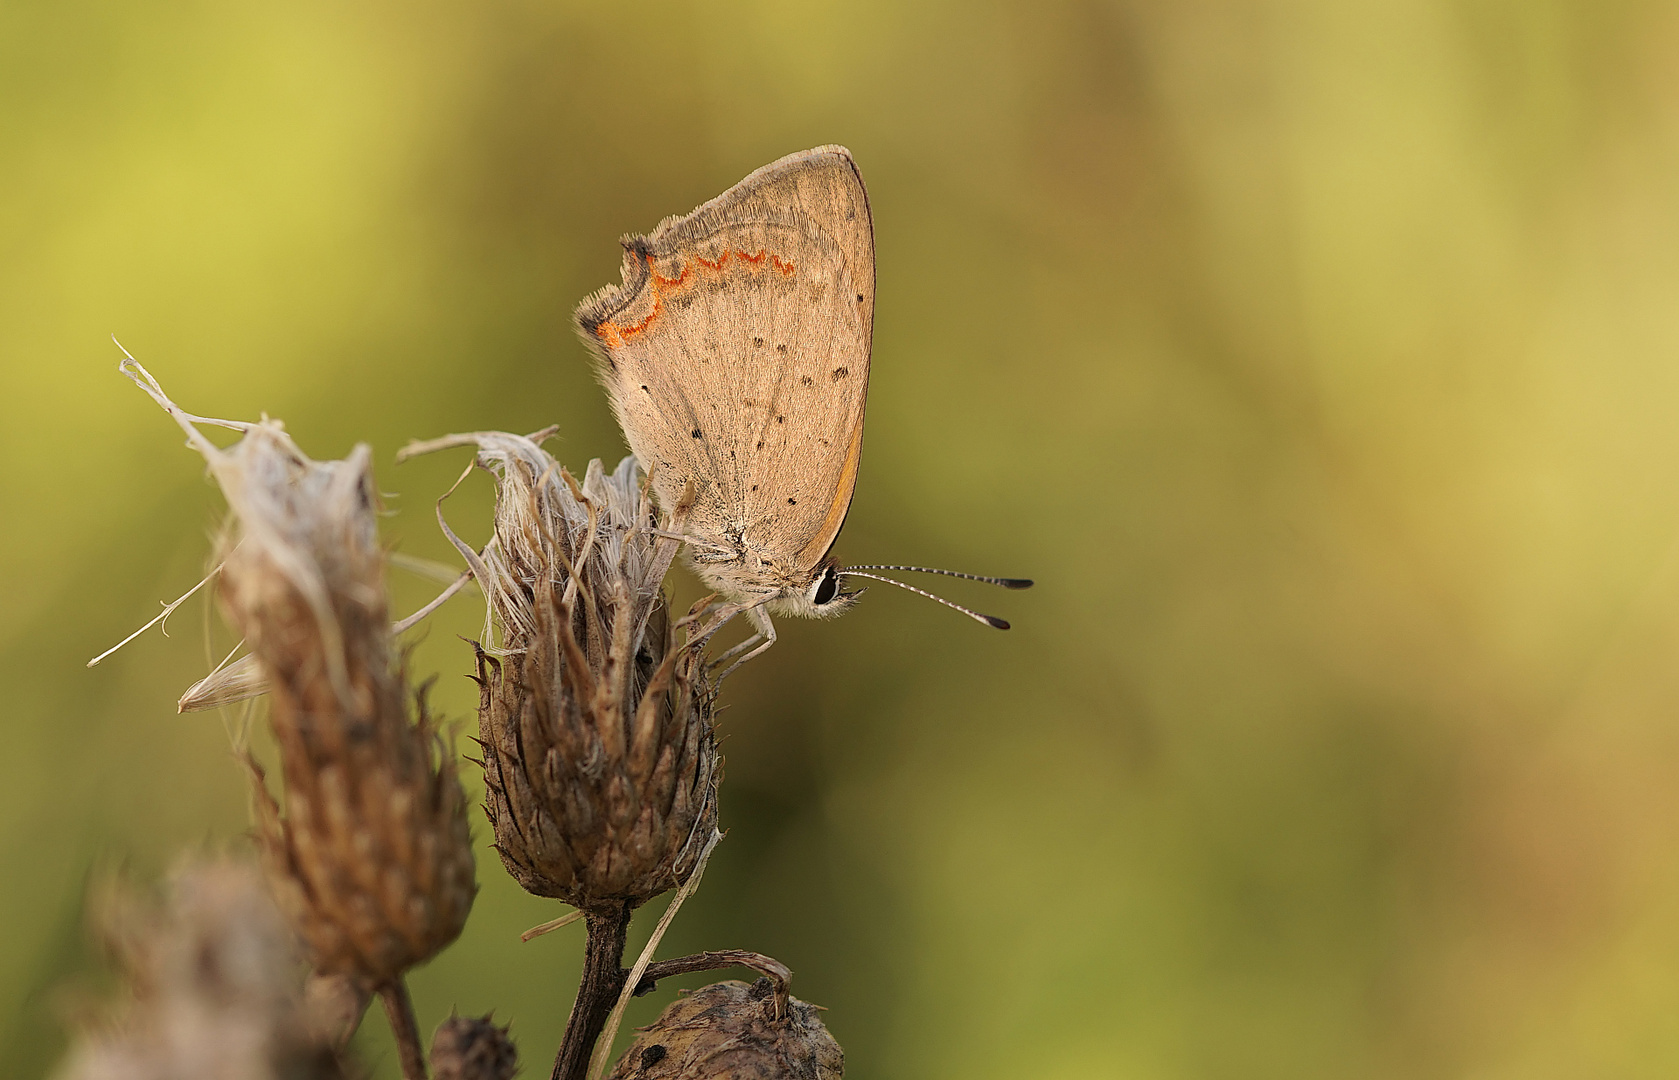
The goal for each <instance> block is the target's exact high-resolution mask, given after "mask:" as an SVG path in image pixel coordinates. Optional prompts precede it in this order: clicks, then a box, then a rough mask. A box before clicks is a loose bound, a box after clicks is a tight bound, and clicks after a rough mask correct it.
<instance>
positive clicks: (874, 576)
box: [840, 567, 1019, 630]
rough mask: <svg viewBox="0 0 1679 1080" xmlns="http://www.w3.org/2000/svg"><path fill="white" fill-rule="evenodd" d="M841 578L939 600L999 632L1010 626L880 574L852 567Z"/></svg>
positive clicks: (842, 571)
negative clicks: (868, 582) (862, 581)
mask: <svg viewBox="0 0 1679 1080" xmlns="http://www.w3.org/2000/svg"><path fill="white" fill-rule="evenodd" d="M840 576H841V577H860V578H868V579H869V580H870V581H884V582H886V584H888V585H896V586H897V587H898V588H900V589H908V590H909V591H910V592H912V593H916V594H918V595H921V596H925V597H926V598H927V599H929V600H937V601H938V602H939V603H941V604H943V605H944V606H945V607H947V608H955V609H956V610H957V611H960V612H961V613H962V614H964V615H966V616H967V617H968V618H970V619H973V620H974V621H975V622H982V623H984V624H985V625H986V626H992V627H995V628H997V629H998V630H1007V629H1008V628H1009V624H1008V623H1007V622H1005V621H1004V620H1002V619H999V618H997V616H995V615H981V614H980V613H979V612H977V611H974V610H972V609H971V608H965V607H963V606H962V605H961V604H953V603H951V602H950V601H949V600H946V599H945V598H944V597H942V596H936V595H934V594H933V593H930V592H928V591H927V590H926V589H918V588H916V587H915V586H914V585H905V584H904V583H903V582H901V581H894V580H893V579H892V578H889V577H881V576H880V575H879V574H862V573H858V572H857V568H856V567H851V568H850V569H846V570H841V571H840ZM956 576H957V577H969V576H971V575H968V574H957V575H956ZM979 580H981V581H985V580H989V579H987V578H980V579H979ZM1016 587H1017V588H1018V587H1019V586H1016Z"/></svg>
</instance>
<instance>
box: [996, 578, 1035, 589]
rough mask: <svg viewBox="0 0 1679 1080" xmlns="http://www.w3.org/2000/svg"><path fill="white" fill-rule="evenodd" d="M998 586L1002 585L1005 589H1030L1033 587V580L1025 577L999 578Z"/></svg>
mask: <svg viewBox="0 0 1679 1080" xmlns="http://www.w3.org/2000/svg"><path fill="white" fill-rule="evenodd" d="M997 584H999V585H1001V586H1002V587H1003V588H1005V589H1030V588H1031V587H1032V579H1031V578H1024V577H1005V578H998V579H997Z"/></svg>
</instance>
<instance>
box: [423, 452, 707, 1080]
mask: <svg viewBox="0 0 1679 1080" xmlns="http://www.w3.org/2000/svg"><path fill="white" fill-rule="evenodd" d="M545 434H546V433H539V434H538V436H536V437H531V438H526V437H523V436H518V435H508V434H502V433H494V432H491V433H477V434H473V435H463V436H450V437H448V438H445V439H441V440H437V441H435V442H432V443H428V444H423V445H420V446H416V447H411V448H410V449H409V450H408V451H407V453H418V452H424V451H427V450H433V449H438V448H440V447H443V446H452V445H463V444H464V445H474V446H476V447H477V448H478V455H477V463H478V465H479V466H480V467H482V468H485V469H488V470H490V471H491V472H493V473H494V474H495V476H496V479H497V497H496V510H495V531H494V537H493V539H492V540H491V541H490V543H489V544H488V545H487V546H486V548H485V550H484V553H483V555H482V556H481V557H480V556H479V555H478V554H477V553H475V552H473V550H472V549H471V548H470V547H468V546H467V545H465V544H463V543H461V542H460V541H459V540H458V539H455V543H456V546H457V547H458V548H459V549H460V551H461V554H462V555H463V556H464V557H465V558H466V559H467V561H468V563H469V564H470V565H471V567H472V571H473V573H474V575H475V576H476V577H477V579H478V583H479V585H480V587H481V588H482V589H483V591H484V594H485V596H486V597H487V598H488V600H489V605H490V618H491V626H490V627H488V628H487V630H491V631H493V632H494V633H495V635H496V640H495V648H494V653H493V654H492V652H491V651H489V650H486V649H483V648H480V649H479V651H478V679H479V685H480V687H481V690H482V693H481V698H480V703H479V713H478V719H479V735H480V743H481V745H482V747H483V751H484V758H483V766H484V782H485V787H486V789H487V790H486V796H485V798H486V805H485V809H486V811H487V813H488V815H489V818H490V822H491V824H492V825H493V826H494V828H495V835H496V850H497V851H499V852H500V854H501V858H502V862H503V863H504V864H505V865H506V867H507V870H508V872H509V873H511V874H512V875H513V877H514V878H515V879H517V880H518V882H519V884H520V885H522V886H523V887H524V888H525V889H526V890H527V891H529V892H532V893H535V894H537V895H538V896H549V897H554V898H555V899H559V900H563V901H565V902H566V903H568V904H572V905H573V906H575V907H577V908H579V909H581V910H582V911H583V912H584V913H585V915H586V916H587V919H588V926H589V938H588V941H589V944H588V949H587V956H586V958H585V968H584V987H583V989H582V990H581V991H580V992H579V995H578V999H577V1002H576V1004H575V1005H574V1007H573V1012H572V1018H571V1023H570V1025H569V1026H568V1028H567V1034H566V1039H565V1043H564V1045H562V1047H561V1050H560V1059H559V1061H558V1062H556V1065H555V1073H554V1075H555V1076H556V1077H561V1078H575V1077H580V1076H582V1074H583V1070H584V1069H586V1068H587V1064H588V1058H589V1050H590V1048H591V1047H592V1046H593V1045H594V1042H595V1038H596V1036H597V1035H598V1034H599V1032H600V1030H601V1027H602V1025H603V1024H604V1023H605V1019H606V1015H607V1013H608V1011H609V1010H610V1008H611V1005H612V1003H613V1002H614V1001H615V1000H616V999H617V997H618V994H619V991H620V990H621V989H622V986H623V982H624V978H625V973H624V972H623V970H622V968H621V967H620V966H619V965H620V961H621V959H622V956H623V950H624V935H625V931H626V930H627V928H628V925H629V917H630V912H631V911H632V910H634V909H635V908H636V907H638V906H640V905H641V904H643V903H645V902H646V901H647V900H649V899H651V898H652V897H654V896H656V895H658V894H659V893H662V892H665V891H666V890H669V889H671V888H674V887H676V886H678V885H681V884H682V883H683V882H684V881H685V880H687V878H688V877H689V875H690V874H692V873H693V872H694V870H695V868H696V867H697V866H698V865H699V864H700V860H701V856H702V853H703V852H704V851H706V850H707V845H708V844H709V843H710V842H711V840H712V838H713V836H714V835H715V832H716V823H717V784H718V781H719V779H720V774H721V761H720V758H719V757H718V754H717V743H716V737H715V735H714V733H713V728H712V703H713V688H712V686H711V684H710V682H709V680H708V679H707V677H706V670H705V657H704V655H703V653H702V649H701V646H702V644H703V643H702V642H699V641H696V640H694V638H693V637H692V635H691V634H688V633H686V632H685V630H686V626H685V624H686V622H687V621H686V620H673V619H672V618H671V615H670V612H669V610H668V609H667V607H666V603H665V598H664V593H663V583H664V577H665V572H666V571H667V570H668V569H669V567H670V563H671V560H672V558H673V557H674V556H675V554H676V549H677V547H678V546H679V544H678V541H677V540H676V539H674V538H672V537H671V536H668V535H661V530H659V529H658V528H657V527H656V526H657V524H658V523H657V519H656V517H655V514H654V510H653V507H652V503H651V500H650V499H649V497H648V494H647V492H646V490H645V484H644V483H643V482H642V477H641V474H640V473H639V471H638V470H637V467H636V462H635V459H634V458H625V459H624V460H623V462H622V463H620V464H619V466H618V467H617V469H615V470H614V471H613V472H612V473H610V474H608V473H607V472H606V471H605V470H604V469H603V468H602V466H601V464H600V462H599V461H591V462H590V463H589V467H588V469H587V471H586V472H585V474H584V478H583V482H582V483H581V484H579V483H578V482H577V481H576V479H575V478H574V477H572V475H571V474H570V473H568V472H567V471H566V470H565V469H563V468H561V467H560V466H559V464H558V463H557V462H555V461H554V459H553V458H552V457H550V456H549V454H548V453H547V452H546V451H545V450H543V449H542V447H541V445H540V440H541V438H542V437H544V436H545ZM664 524H665V527H666V528H667V529H671V528H679V527H680V510H679V511H678V513H677V514H676V515H674V516H673V520H670V521H667V522H665V523H664ZM445 529H447V526H445ZM450 536H451V539H454V536H453V534H452V533H451V534H450ZM679 629H680V630H683V631H684V633H683V638H684V640H683V641H682V642H680V643H679V642H678V633H679Z"/></svg>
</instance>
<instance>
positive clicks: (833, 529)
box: [575, 146, 1031, 662]
mask: <svg viewBox="0 0 1679 1080" xmlns="http://www.w3.org/2000/svg"><path fill="white" fill-rule="evenodd" d="M623 246H624V266H623V275H622V276H623V284H621V285H608V286H607V287H605V288H603V289H601V290H600V291H599V292H597V293H595V294H594V295H592V296H590V297H589V298H588V299H586V300H585V301H583V303H582V304H580V305H579V306H578V308H577V312H576V316H575V318H576V323H577V327H578V331H579V332H580V333H581V334H582V336H583V339H584V340H585V341H586V342H587V343H588V344H589V346H590V349H591V351H592V352H593V353H594V355H595V358H596V360H597V369H598V374H599V376H600V379H601V382H602V383H604V384H605V386H606V389H607V393H608V396H609V397H610V398H611V400H612V408H613V412H614V413H616V414H617V417H618V422H619V424H620V425H622V427H623V429H624V435H625V437H626V438H627V439H628V441H629V444H630V449H631V450H633V451H634V452H635V455H636V457H637V459H639V460H640V462H641V464H642V467H643V468H644V469H646V470H647V471H648V473H649V474H650V475H651V478H652V486H653V491H654V494H655V496H656V497H657V499H658V501H659V505H660V507H661V508H662V509H664V510H665V511H666V513H672V514H675V515H676V518H677V521H678V527H679V528H680V529H681V531H682V534H683V537H684V539H685V540H686V541H687V557H688V562H689V565H691V566H692V567H693V569H694V571H695V572H696V573H697V574H698V575H699V576H700V578H701V579H702V580H704V581H705V583H706V584H707V585H708V586H709V587H710V588H712V589H714V590H715V591H717V592H718V593H720V594H721V595H723V596H724V597H726V598H727V599H728V600H729V601H730V605H729V606H727V607H725V608H724V609H723V611H722V612H721V614H722V615H723V616H724V617H725V618H726V617H728V616H732V615H734V614H738V613H741V612H745V613H746V615H747V617H748V618H749V619H750V620H751V622H752V624H753V627H754V628H755V629H756V631H757V634H756V635H754V636H753V637H751V638H749V639H748V640H747V641H745V642H743V643H742V644H741V645H739V646H737V647H736V648H735V649H731V650H730V651H729V653H728V654H726V655H734V654H737V653H740V652H746V655H745V656H743V657H742V658H741V662H744V661H745V660H746V659H750V658H751V657H752V656H755V655H757V654H758V653H760V652H762V651H763V650H764V649H767V648H768V647H769V646H770V645H771V644H773V643H774V641H775V627H774V625H773V624H772V623H771V622H770V620H769V614H770V613H774V614H777V615H800V616H806V617H817V618H824V617H829V616H833V615H838V614H840V613H841V612H843V611H845V610H846V609H847V608H849V607H850V606H851V605H852V604H853V603H854V602H855V601H856V599H857V596H858V595H859V594H858V593H856V592H847V591H845V590H844V589H843V588H842V587H841V579H843V578H845V577H850V576H856V577H866V578H873V579H876V580H880V581H888V582H890V583H891V584H893V585H898V586H900V587H902V588H906V589H911V591H913V592H918V593H921V594H922V595H924V596H929V597H931V598H932V599H935V600H939V602H940V603H944V604H947V605H949V606H950V607H954V608H956V609H957V610H959V611H963V612H966V613H967V614H968V615H971V616H973V617H974V618H976V619H979V620H980V621H982V622H986V623H988V624H989V625H992V626H996V627H999V628H1001V629H1007V628H1008V623H1006V622H1004V621H1003V620H1001V619H995V618H992V617H991V616H987V615H980V614H978V613H977V612H973V611H969V610H968V609H967V608H964V607H961V606H960V605H957V604H951V603H950V602H949V601H947V600H944V599H943V598H941V597H936V596H932V594H931V593H926V592H923V591H922V590H920V589H915V588H913V587H912V586H909V585H905V584H904V583H903V582H900V581H894V580H892V579H890V578H882V577H878V575H875V574H869V573H865V572H864V571H868V570H881V569H901V570H925V571H926V572H929V573H941V574H948V575H950V576H953V577H963V578H969V579H972V580H976V581H988V582H991V583H993V584H999V585H1003V586H1006V587H1008V588H1025V587H1026V586H1029V585H1030V584H1031V582H1030V581H1024V580H1020V579H1014V578H987V577H981V576H979V575H975V574H958V573H955V572H954V571H945V570H928V569H926V568H923V567H892V566H855V567H842V566H840V565H839V563H838V562H837V561H836V560H835V559H834V558H833V556H832V554H831V549H832V547H833V545H834V541H835V539H836V538H837V537H838V536H839V531H840V527H841V526H842V525H844V524H845V515H846V511H847V510H848V509H849V508H850V506H851V496H852V492H853V491H854V490H855V489H856V486H857V467H858V463H859V461H860V459H861V456H862V450H863V409H864V404H865V399H866V397H867V394H868V385H869V348H870V343H871V339H872V337H873V327H874V285H875V271H874V229H873V225H872V223H871V219H870V216H869V197H868V192H867V191H866V190H864V187H863V178H862V176H861V174H860V173H858V171H857V165H856V163H855V162H854V161H852V159H851V153H850V151H848V150H846V149H845V148H844V147H843V146H819V147H817V148H815V149H814V150H806V151H804V152H803V153H798V154H792V155H789V156H788V157H784V158H782V159H781V160H779V161H776V162H773V163H771V164H769V165H766V166H764V167H763V168H761V169H759V170H758V171H756V172H754V173H752V174H751V175H750V176H748V177H747V178H746V179H744V180H742V181H741V182H740V183H738V184H736V185H735V186H734V187H732V188H730V189H729V190H728V191H725V192H724V193H723V194H722V195H719V196H718V197H717V198H715V199H713V200H711V201H710V202H708V203H706V204H705V205H703V206H701V207H700V208H699V209H697V210H695V211H694V212H693V213H691V214H687V215H685V216H683V217H671V218H666V219H665V220H664V221H662V222H660V224H659V227H658V228H656V229H654V230H653V232H652V234H651V235H648V236H630V237H626V238H625V239H624V241H623ZM747 650H750V651H747Z"/></svg>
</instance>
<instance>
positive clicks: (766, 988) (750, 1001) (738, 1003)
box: [608, 978, 845, 1080]
mask: <svg viewBox="0 0 1679 1080" xmlns="http://www.w3.org/2000/svg"><path fill="white" fill-rule="evenodd" d="M774 997H775V992H774V987H773V986H772V981H771V980H770V979H768V978H762V979H759V980H758V981H757V982H755V983H753V984H752V985H751V986H748V985H747V984H745V983H743V982H738V981H735V980H730V981H728V982H720V983H712V984H711V985H710V986H704V987H701V988H700V989H698V990H696V991H694V992H693V993H692V994H689V995H688V996H686V997H681V998H678V999H676V1001H674V1002H672V1003H671V1005H670V1007H669V1008H667V1009H665V1011H664V1012H663V1013H662V1014H661V1015H660V1016H659V1018H658V1019H657V1020H655V1021H653V1023H651V1024H649V1025H648V1026H646V1027H644V1028H642V1029H641V1030H640V1031H638V1032H637V1033H636V1038H635V1042H633V1043H631V1044H630V1046H629V1049H627V1050H625V1051H624V1054H623V1056H622V1057H620V1058H619V1059H618V1065H617V1067H616V1068H614V1069H613V1070H612V1072H611V1073H609V1074H608V1080H768V1078H772V1077H774V1078H781V1077H786V1078H789V1080H791V1078H793V1077H803V1078H807V1080H839V1078H840V1076H841V1075H842V1074H843V1073H844V1070H845V1054H844V1053H843V1052H841V1050H840V1047H839V1044H838V1043H837V1042H835V1041H834V1038H833V1036H832V1035H829V1034H828V1029H827V1028H826V1027H824V1026H823V1025H822V1021H821V1019H820V1018H819V1017H818V1016H817V1012H818V1007H817V1006H815V1005H811V1004H809V1003H807V1002H803V1001H800V1000H799V999H798V998H792V999H791V1000H790V1001H789V1002H788V1003H787V1008H786V1009H785V1011H783V1012H781V1013H780V1014H778V1013H777V1011H776V1006H775V1001H774Z"/></svg>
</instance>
